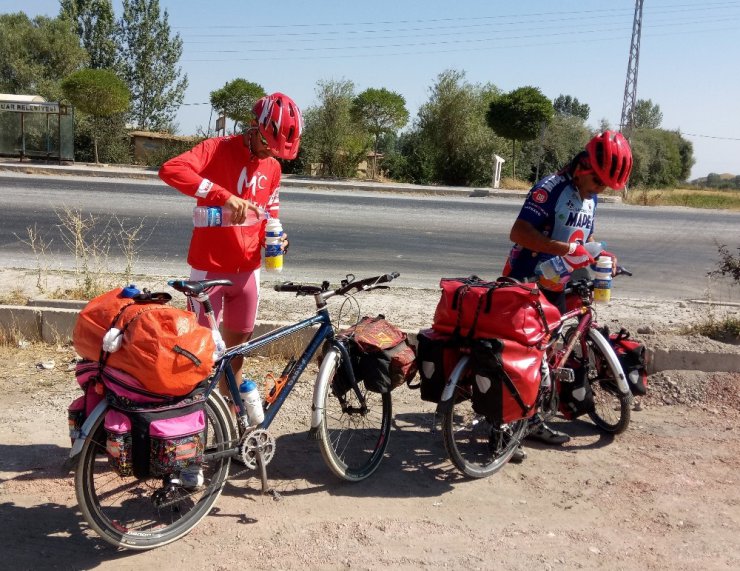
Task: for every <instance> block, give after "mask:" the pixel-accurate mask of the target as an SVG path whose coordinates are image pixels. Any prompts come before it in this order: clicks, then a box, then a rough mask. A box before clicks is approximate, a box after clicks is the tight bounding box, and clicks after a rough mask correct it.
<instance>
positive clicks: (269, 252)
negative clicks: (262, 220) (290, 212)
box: [265, 218, 283, 272]
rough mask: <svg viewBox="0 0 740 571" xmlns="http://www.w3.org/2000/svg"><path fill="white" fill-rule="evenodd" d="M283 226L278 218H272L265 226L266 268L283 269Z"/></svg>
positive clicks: (269, 270) (270, 269)
mask: <svg viewBox="0 0 740 571" xmlns="http://www.w3.org/2000/svg"><path fill="white" fill-rule="evenodd" d="M282 244H283V226H282V225H281V224H280V220H279V219H278V218H270V219H269V220H268V221H267V226H265V269H266V270H267V271H268V272H282V271H283V250H282V249H281V248H282Z"/></svg>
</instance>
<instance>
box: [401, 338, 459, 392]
mask: <svg viewBox="0 0 740 571" xmlns="http://www.w3.org/2000/svg"><path fill="white" fill-rule="evenodd" d="M459 360H460V345H459V344H458V343H457V342H456V340H455V338H454V337H451V336H449V335H445V334H443V333H439V332H437V331H435V330H434V329H422V330H421V331H419V333H417V335H416V366H417V368H418V369H419V377H420V379H421V380H420V382H419V385H418V388H419V390H420V393H421V400H423V401H427V402H434V403H438V402H439V400H440V399H441V398H442V391H443V390H444V387H445V383H446V382H447V379H448V378H449V376H450V374H451V373H452V369H454V367H455V365H456V364H457V362H458V361H459ZM411 388H416V387H411Z"/></svg>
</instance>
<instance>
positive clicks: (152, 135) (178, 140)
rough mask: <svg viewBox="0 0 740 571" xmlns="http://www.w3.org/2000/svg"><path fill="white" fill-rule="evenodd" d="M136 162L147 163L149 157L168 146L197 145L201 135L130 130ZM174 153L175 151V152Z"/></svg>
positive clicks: (183, 146) (175, 147) (174, 147)
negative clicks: (192, 135)
mask: <svg viewBox="0 0 740 571" xmlns="http://www.w3.org/2000/svg"><path fill="white" fill-rule="evenodd" d="M129 136H130V137H131V146H132V147H133V154H134V162H136V163H142V164H146V163H148V159H151V158H152V157H153V156H156V155H157V154H158V153H159V152H160V151H162V150H165V149H167V148H172V149H177V148H185V147H188V146H193V145H195V144H196V143H197V142H198V141H199V140H200V138H199V137H184V136H181V135H172V134H171V133H157V132H154V131H130V132H129ZM173 154H174V153H173Z"/></svg>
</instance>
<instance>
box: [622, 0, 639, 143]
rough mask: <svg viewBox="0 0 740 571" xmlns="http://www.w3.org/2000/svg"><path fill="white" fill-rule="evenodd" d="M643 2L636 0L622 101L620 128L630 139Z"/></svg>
mask: <svg viewBox="0 0 740 571" xmlns="http://www.w3.org/2000/svg"><path fill="white" fill-rule="evenodd" d="M642 3H643V0H635V17H634V20H633V22H632V43H631V44H630V57H629V62H628V63H627V79H626V80H625V82H624V101H623V103H622V117H621V119H620V120H619V130H620V131H622V133H623V134H624V136H625V137H626V138H627V139H629V138H630V134H631V131H632V126H633V123H634V119H635V103H636V99H637V68H638V67H639V65H640V34H641V32H642Z"/></svg>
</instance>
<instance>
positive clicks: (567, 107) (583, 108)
mask: <svg viewBox="0 0 740 571" xmlns="http://www.w3.org/2000/svg"><path fill="white" fill-rule="evenodd" d="M552 106H553V108H554V110H555V113H557V114H558V115H566V116H571V117H580V118H581V119H583V120H584V121H588V116H589V115H590V114H591V107H589V105H588V103H581V102H580V101H578V99H577V98H576V97H571V96H570V95H558V96H557V97H556V98H555V101H553V103H552Z"/></svg>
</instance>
